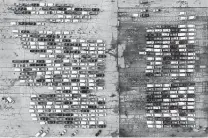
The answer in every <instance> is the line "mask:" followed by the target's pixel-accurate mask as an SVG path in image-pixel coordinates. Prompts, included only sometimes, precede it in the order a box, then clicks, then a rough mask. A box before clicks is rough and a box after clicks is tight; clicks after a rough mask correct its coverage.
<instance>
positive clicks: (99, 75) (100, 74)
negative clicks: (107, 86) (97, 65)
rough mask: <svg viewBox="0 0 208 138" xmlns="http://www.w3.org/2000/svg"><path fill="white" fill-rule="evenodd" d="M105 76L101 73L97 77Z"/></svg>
mask: <svg viewBox="0 0 208 138" xmlns="http://www.w3.org/2000/svg"><path fill="white" fill-rule="evenodd" d="M104 76H105V74H104V73H99V74H96V77H104Z"/></svg>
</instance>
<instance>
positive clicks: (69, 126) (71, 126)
mask: <svg viewBox="0 0 208 138" xmlns="http://www.w3.org/2000/svg"><path fill="white" fill-rule="evenodd" d="M65 122H68V121H65ZM65 122H64V123H65ZM65 124H68V123H65ZM64 128H73V125H64Z"/></svg>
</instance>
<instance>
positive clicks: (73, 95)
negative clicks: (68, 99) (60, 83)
mask: <svg viewBox="0 0 208 138" xmlns="http://www.w3.org/2000/svg"><path fill="white" fill-rule="evenodd" d="M79 97H81V94H72V98H79Z"/></svg>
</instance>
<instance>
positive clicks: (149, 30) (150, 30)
mask: <svg viewBox="0 0 208 138" xmlns="http://www.w3.org/2000/svg"><path fill="white" fill-rule="evenodd" d="M146 32H152V33H153V32H155V30H154V29H147V31H146Z"/></svg>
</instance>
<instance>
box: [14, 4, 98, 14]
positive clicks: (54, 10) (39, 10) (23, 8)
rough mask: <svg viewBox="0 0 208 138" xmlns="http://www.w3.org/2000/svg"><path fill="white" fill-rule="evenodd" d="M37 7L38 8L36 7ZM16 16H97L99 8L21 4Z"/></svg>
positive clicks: (16, 9) (15, 10)
mask: <svg viewBox="0 0 208 138" xmlns="http://www.w3.org/2000/svg"><path fill="white" fill-rule="evenodd" d="M34 5H36V6H34ZM13 11H14V13H15V14H32V15H35V14H37V15H44V14H67V15H97V14H98V13H99V12H100V9H99V8H87V7H75V6H74V5H69V4H55V3H33V4H26V3H25V4H19V5H15V7H14V8H13Z"/></svg>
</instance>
